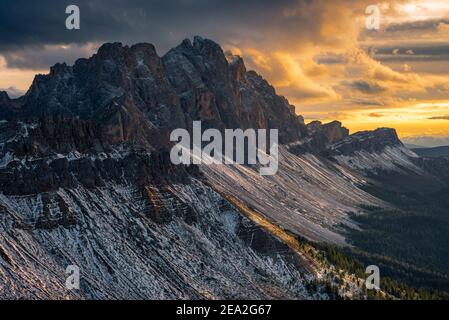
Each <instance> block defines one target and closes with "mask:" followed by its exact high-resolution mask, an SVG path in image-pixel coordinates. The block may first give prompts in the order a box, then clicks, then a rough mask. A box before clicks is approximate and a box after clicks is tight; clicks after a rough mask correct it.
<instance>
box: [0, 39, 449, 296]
mask: <svg viewBox="0 0 449 320" xmlns="http://www.w3.org/2000/svg"><path fill="white" fill-rule="evenodd" d="M294 110H295V108H294V106H292V105H290V104H289V102H288V100H287V99H286V98H284V97H282V96H279V95H278V94H277V93H276V90H275V89H274V88H273V86H271V85H270V84H269V83H268V82H267V81H266V80H265V79H264V78H263V77H262V76H261V75H259V74H258V73H256V72H255V71H248V70H246V67H245V64H244V61H243V60H242V58H240V57H238V56H234V55H232V54H229V53H225V52H224V51H223V49H222V48H221V47H220V46H219V45H218V44H217V43H215V42H213V41H211V40H208V39H203V38H201V37H195V38H194V40H193V41H191V40H189V39H186V40H184V41H183V42H182V43H181V44H180V45H179V46H177V47H176V48H174V49H172V50H170V51H168V52H167V53H166V54H165V55H164V56H162V57H160V56H159V55H158V54H157V52H156V49H155V47H154V46H153V45H151V44H145V43H141V44H136V45H133V46H130V47H129V46H124V45H122V44H120V43H107V44H104V45H103V46H101V47H100V48H99V50H98V52H97V53H96V54H95V55H93V56H92V57H91V58H89V59H79V60H77V61H76V62H75V64H74V65H73V66H68V65H66V64H56V65H55V66H53V67H51V69H50V72H49V74H46V75H37V76H36V77H35V79H34V81H33V83H32V85H31V87H30V89H29V90H28V91H27V93H26V94H25V95H24V96H22V97H20V98H17V99H11V98H10V97H9V96H8V94H7V93H6V92H0V230H1V232H0V275H1V276H0V297H2V298H7V299H19V298H20V299H22V298H30V299H66V298H69V299H173V298H181V299H187V298H190V299H218V298H221V299H260V298H270V299H280V298H284V299H328V298H333V297H336V296H338V297H348V298H366V297H367V294H366V290H364V289H363V285H362V283H363V279H362V278H360V276H356V275H355V274H351V273H350V272H349V273H348V274H344V275H341V274H339V272H335V271H336V270H337V269H336V268H337V267H336V266H335V265H333V264H332V261H330V260H329V259H323V258H322V252H321V251H320V249H319V248H318V247H316V246H315V244H326V245H333V246H337V247H339V248H350V247H354V246H355V247H357V244H356V243H354V242H353V240H352V238H351V236H350V233H349V232H348V230H360V229H361V228H362V226H361V225H360V223H359V222H357V221H356V219H354V216H358V217H364V216H367V215H370V212H371V211H372V209H373V208H377V209H383V210H394V209H397V208H398V204H397V203H395V202H394V201H390V200H389V199H388V198H387V197H385V196H383V195H382V194H380V193H379V192H373V190H374V189H376V190H379V189H380V190H383V191H384V192H387V193H388V192H390V193H393V192H397V193H399V192H403V191H404V190H409V191H410V192H416V189H420V190H421V191H422V190H428V191H429V192H437V191H439V190H444V188H447V183H448V181H449V170H448V169H447V168H448V166H447V164H448V163H449V160H448V159H446V158H441V159H431V158H422V157H420V156H419V155H417V154H416V153H415V152H413V151H411V150H409V149H408V148H406V147H405V146H404V145H403V144H402V142H401V141H400V139H399V138H398V136H397V134H396V131H395V130H394V129H390V128H379V129H377V130H374V131H364V132H357V133H354V134H349V130H348V129H346V128H344V127H343V126H342V124H341V123H340V122H338V121H334V122H331V123H327V124H323V123H321V122H318V121H314V122H311V123H308V124H306V123H305V122H304V119H303V118H302V117H301V116H298V115H296V114H295V111H294ZM198 120H200V121H202V126H203V129H207V128H216V129H218V130H221V131H222V130H224V129H227V128H229V129H236V128H241V129H248V128H254V129H278V130H279V142H280V146H279V153H280V158H279V161H280V163H279V171H278V173H277V174H276V175H273V176H260V175H259V174H258V172H257V170H256V169H255V168H253V167H251V166H247V165H219V164H213V165H206V164H202V165H192V166H175V165H173V164H171V162H170V157H169V150H170V147H171V142H170V140H169V136H170V132H171V131H172V130H174V129H176V128H185V129H187V130H192V123H193V121H198ZM415 187H416V188H415ZM418 187H419V188H418ZM445 223H446V221H445ZM360 249H363V250H367V252H369V250H368V249H366V248H365V247H363V246H360ZM69 265H76V266H79V267H80V269H81V286H80V290H75V291H69V290H66V288H65V287H64V285H65V279H66V276H67V275H66V274H65V270H66V267H67V266H69ZM441 272H442V273H444V272H443V271H441ZM442 277H443V278H444V277H446V276H442ZM329 288H336V289H335V290H331V289H329ZM390 294H391V293H388V292H383V293H382V295H383V296H388V295H390Z"/></svg>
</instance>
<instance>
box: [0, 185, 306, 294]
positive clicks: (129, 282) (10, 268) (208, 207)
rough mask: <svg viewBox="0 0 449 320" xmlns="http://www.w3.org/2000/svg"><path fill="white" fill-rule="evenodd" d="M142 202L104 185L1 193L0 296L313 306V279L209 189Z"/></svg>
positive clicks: (170, 192) (125, 188)
mask: <svg viewBox="0 0 449 320" xmlns="http://www.w3.org/2000/svg"><path fill="white" fill-rule="evenodd" d="M146 193H147V195H146V196H144V195H142V191H141V190H137V189H135V188H134V187H133V186H130V185H126V184H123V185H112V184H107V185H105V186H104V187H101V188H93V189H87V188H84V187H77V188H75V189H59V190H58V191H55V192H49V193H42V194H37V195H27V196H5V195H3V194H0V297H1V298H15V299H17V298H33V299H34V298H68V297H71V298H73V297H75V298H108V299H109V298H113V299H116V298H124V299H135V298H136V299H142V298H150V299H167V298H247V299H249V298H251V299H254V298H310V297H311V295H310V294H309V293H307V291H306V289H305V287H304V284H305V283H306V281H305V278H306V277H312V275H310V274H309V275H308V272H306V271H305V269H304V268H303V267H302V266H301V263H300V261H299V260H298V259H296V258H295V256H294V255H293V254H292V252H291V251H289V249H288V248H287V247H286V246H285V245H282V244H281V243H280V242H279V241H277V240H276V239H275V238H273V237H272V236H270V235H269V234H267V233H265V232H264V231H262V230H261V229H260V228H258V227H257V226H255V225H254V224H253V223H251V222H250V221H249V220H247V219H246V218H244V217H243V216H242V215H240V214H239V213H238V212H237V211H236V210H235V209H234V207H232V206H231V205H230V204H229V203H228V202H227V201H225V200H224V199H223V198H221V197H220V196H219V195H218V194H217V193H215V192H214V191H212V190H211V189H210V188H209V187H206V186H204V185H203V184H202V183H201V182H199V181H195V180H192V181H191V183H189V184H185V185H182V184H174V185H167V186H159V187H156V186H147V187H146ZM149 195H151V196H149ZM155 213H158V216H159V217H163V219H161V220H159V221H158V219H155V216H154V214H155ZM162 221H163V222H162ZM257 248H264V250H260V249H257ZM68 265H77V266H79V267H80V268H81V291H73V292H70V291H68V290H66V289H65V287H64V284H65V278H66V275H65V274H64V271H65V269H66V267H67V266H68Z"/></svg>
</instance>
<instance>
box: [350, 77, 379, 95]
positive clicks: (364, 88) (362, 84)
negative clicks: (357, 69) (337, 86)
mask: <svg viewBox="0 0 449 320" xmlns="http://www.w3.org/2000/svg"><path fill="white" fill-rule="evenodd" d="M342 84H343V85H344V86H346V87H348V88H351V89H353V90H357V91H359V92H362V93H365V94H376V93H381V92H384V91H385V90H386V89H385V88H383V87H382V86H380V85H379V84H377V83H375V82H368V81H365V80H356V81H352V82H348V81H343V83H342Z"/></svg>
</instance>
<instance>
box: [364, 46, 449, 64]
mask: <svg viewBox="0 0 449 320" xmlns="http://www.w3.org/2000/svg"><path fill="white" fill-rule="evenodd" d="M364 49H365V50H366V51H367V52H369V51H370V50H371V49H372V48H364ZM373 57H374V58H375V59H376V60H378V61H382V62H390V61H403V62H407V61H447V60H449V44H440V43H439V44H432V43H427V44H422V43H421V44H414V43H409V44H406V45H388V46H382V47H376V48H375V53H374V54H373Z"/></svg>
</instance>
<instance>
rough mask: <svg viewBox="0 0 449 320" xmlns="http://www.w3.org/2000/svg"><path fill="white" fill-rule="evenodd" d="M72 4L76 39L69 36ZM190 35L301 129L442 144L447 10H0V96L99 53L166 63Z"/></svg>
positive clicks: (305, 4)
mask: <svg viewBox="0 0 449 320" xmlns="http://www.w3.org/2000/svg"><path fill="white" fill-rule="evenodd" d="M46 3H47V5H46ZM69 4H77V5H78V6H79V7H80V10H81V30H78V31H69V30H66V29H65V18H66V15H65V7H66V6H67V5H69ZM369 5H378V7H379V8H380V11H381V20H380V29H379V30H367V28H366V25H365V22H366V17H367V15H366V14H365V10H366V8H367V6H369ZM193 35H201V36H203V37H207V38H210V39H213V40H215V41H217V42H219V43H220V44H221V45H222V46H223V47H224V48H225V50H230V51H232V52H233V53H234V54H239V55H241V56H243V58H244V59H245V61H246V65H247V68H248V69H254V70H256V71H258V72H259V73H260V74H262V75H263V76H264V77H265V78H267V79H268V80H269V81H270V82H271V83H272V84H273V85H274V86H275V87H276V89H277V91H278V93H280V94H282V95H284V96H286V97H287V98H288V99H289V101H290V103H292V104H294V105H295V106H296V111H297V113H298V114H301V115H303V116H304V117H305V119H306V122H309V121H311V120H321V121H323V122H326V121H331V120H335V119H336V120H340V121H342V122H343V124H344V125H345V126H347V127H348V128H349V129H350V130H351V131H352V132H354V131H359V130H367V129H373V128H377V127H383V126H388V127H394V128H396V129H397V130H398V133H399V134H400V136H401V137H402V138H407V137H408V138H409V139H405V140H406V141H408V142H419V141H424V140H425V139H427V140H426V141H432V139H433V141H434V143H433V142H426V144H449V0H404V1H399V0H398V1H386V2H378V3H376V2H375V1H372V0H371V1H370V0H360V1H355V0H332V1H325V0H322V1H319V0H317V1H313V0H280V1H269V0H257V1H256V0H247V1H218V0H216V1H213V0H212V1H205V0H176V1H168V0H166V1H158V0H155V1H143V0H130V1H126V2H125V1H118V0H108V1H106V0H103V1H102V0H91V1H88V0H82V1H71V2H70V3H64V1H58V2H57V4H55V1H50V0H43V1H38V2H35V3H33V4H31V3H30V1H25V0H18V1H6V0H3V1H2V2H1V4H0V88H1V89H3V90H5V89H6V90H7V91H8V92H9V93H10V95H11V96H18V95H20V94H23V92H25V91H26V90H27V89H28V87H29V86H30V84H31V81H32V79H33V77H34V74H36V73H47V72H48V71H47V70H48V68H49V66H50V65H53V64H55V63H56V62H67V63H69V64H72V63H73V62H74V60H75V59H76V58H79V57H88V56H90V55H91V54H93V53H94V52H95V50H96V49H97V48H98V46H99V45H100V44H101V43H103V42H110V41H120V42H123V43H126V44H132V43H135V42H151V43H153V44H154V45H155V46H156V47H157V48H158V51H159V54H161V55H162V54H163V53H165V51H166V50H168V49H169V48H171V47H173V46H175V45H177V44H178V43H180V42H181V41H182V39H184V38H187V37H192V36H193ZM410 137H412V138H410ZM429 137H436V138H429ZM436 139H439V140H438V141H440V143H437V142H435V141H436Z"/></svg>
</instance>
